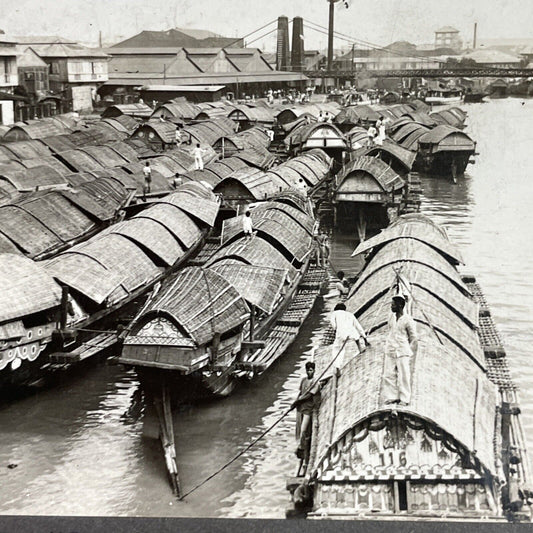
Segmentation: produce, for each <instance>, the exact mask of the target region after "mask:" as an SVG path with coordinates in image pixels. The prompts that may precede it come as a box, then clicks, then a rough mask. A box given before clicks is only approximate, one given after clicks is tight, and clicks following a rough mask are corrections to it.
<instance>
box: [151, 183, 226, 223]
mask: <svg viewBox="0 0 533 533" xmlns="http://www.w3.org/2000/svg"><path fill="white" fill-rule="evenodd" d="M161 203H169V204H172V205H175V206H177V207H179V208H180V209H181V210H182V211H185V213H187V214H188V215H189V216H191V217H193V218H195V217H196V218H197V219H199V220H201V221H202V222H205V223H206V224H207V225H208V226H214V225H215V220H216V218H217V215H218V210H219V207H220V204H219V203H218V202H217V201H216V200H214V199H213V200H207V199H205V198H199V197H197V196H192V195H190V194H186V193H183V192H180V191H177V192H175V193H172V194H169V195H167V196H165V197H164V198H163V199H162V200H161Z"/></svg>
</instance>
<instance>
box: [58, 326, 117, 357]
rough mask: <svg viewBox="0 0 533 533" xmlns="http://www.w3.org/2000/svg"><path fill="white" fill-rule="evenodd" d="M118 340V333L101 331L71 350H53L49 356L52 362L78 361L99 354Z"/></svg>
mask: <svg viewBox="0 0 533 533" xmlns="http://www.w3.org/2000/svg"><path fill="white" fill-rule="evenodd" d="M118 341H119V337H118V335H117V334H116V333H107V332H106V333H101V334H99V335H96V336H95V337H93V338H91V339H89V340H88V341H86V342H84V343H82V344H81V345H80V346H78V348H76V349H74V350H72V351H70V352H53V353H51V354H50V355H49V356H48V358H49V361H50V363H52V364H65V363H78V362H80V361H84V360H86V359H89V358H90V357H94V356H95V355H99V354H100V353H102V352H103V351H104V350H107V349H108V348H110V347H111V346H113V345H114V344H117V343H118Z"/></svg>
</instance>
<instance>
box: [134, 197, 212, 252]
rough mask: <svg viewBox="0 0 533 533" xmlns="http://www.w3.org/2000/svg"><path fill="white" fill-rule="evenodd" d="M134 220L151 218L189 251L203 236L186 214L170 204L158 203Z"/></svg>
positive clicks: (136, 216)
mask: <svg viewBox="0 0 533 533" xmlns="http://www.w3.org/2000/svg"><path fill="white" fill-rule="evenodd" d="M134 218H149V219H151V220H155V221H156V222H159V223H160V224H163V226H165V227H166V228H167V229H168V230H169V231H170V232H171V233H172V234H173V235H174V236H175V237H176V238H177V239H178V241H179V243H180V244H181V246H182V247H183V248H185V249H187V250H188V249H189V248H191V247H192V246H194V245H195V244H196V243H197V242H198V241H199V240H200V238H201V236H202V232H201V231H200V229H199V228H198V226H197V225H196V224H195V223H194V221H193V220H192V219H191V218H190V217H189V216H188V215H187V214H186V213H184V212H183V211H182V210H181V209H180V208H179V207H177V206H174V205H171V204H168V203H158V204H156V205H154V206H153V207H149V208H148V209H145V210H144V211H141V212H140V213H139V214H138V215H135V217H134Z"/></svg>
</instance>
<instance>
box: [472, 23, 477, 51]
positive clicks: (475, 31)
mask: <svg viewBox="0 0 533 533" xmlns="http://www.w3.org/2000/svg"><path fill="white" fill-rule="evenodd" d="M476 41H477V22H474V42H473V44H472V48H473V49H474V50H475V49H476Z"/></svg>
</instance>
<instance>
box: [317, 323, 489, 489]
mask: <svg viewBox="0 0 533 533" xmlns="http://www.w3.org/2000/svg"><path fill="white" fill-rule="evenodd" d="M417 329H418V335H419V347H418V352H417V356H416V358H415V359H414V360H413V365H412V378H411V385H412V399H411V402H410V404H409V405H408V406H407V407H394V408H392V407H391V406H386V405H383V398H382V394H381V389H382V385H383V383H382V378H383V372H382V369H383V364H384V352H385V338H384V337H385V336H384V335H381V334H380V335H377V334H374V335H372V336H371V337H370V342H371V346H370V347H367V348H366V350H365V352H364V356H358V357H354V358H351V359H350V360H349V362H348V363H347V364H346V365H345V366H344V367H343V369H342V372H341V375H340V377H339V379H338V383H337V387H336V389H337V392H336V394H333V393H332V391H331V387H332V383H331V381H330V383H328V385H326V387H325V390H323V391H322V402H321V405H320V408H319V415H318V416H319V423H320V431H318V434H317V435H316V437H315V441H314V443H313V448H314V449H313V450H312V453H314V454H316V455H315V457H316V460H315V461H314V467H313V470H312V473H311V478H312V479H313V478H315V479H317V480H319V481H340V480H344V481H359V482H368V481H371V480H374V481H379V482H381V483H386V482H387V481H388V480H393V479H395V478H399V479H408V480H409V479H410V480H420V481H421V482H424V480H426V479H427V480H428V481H429V480H433V482H434V481H439V480H443V481H444V480H454V479H457V480H460V481H461V480H462V481H463V482H466V481H467V480H469V479H472V480H478V481H482V482H483V481H484V479H486V477H487V474H488V475H489V476H490V475H494V476H496V475H497V465H496V457H497V454H496V453H495V449H494V442H495V439H496V434H495V427H496V424H495V419H496V405H497V402H498V397H497V389H496V387H495V386H494V385H493V384H492V383H491V382H490V381H489V379H488V378H487V376H486V374H485V373H484V372H483V371H482V370H481V369H480V368H479V367H478V366H477V365H476V364H475V363H474V362H473V361H471V360H470V359H469V358H467V357H464V355H462V354H461V353H459V352H457V351H455V350H450V349H448V348H447V347H445V346H442V345H441V344H439V342H437V341H436V340H435V338H434V336H433V333H432V332H431V329H430V328H429V327H426V326H422V325H420V324H417ZM319 372H320V368H318V369H317V373H319ZM333 402H335V407H334V406H333ZM444 402H445V405H446V409H443V404H444ZM392 409H395V410H397V412H398V414H397V415H396V420H393V419H391V417H390V411H391V410H392ZM333 412H334V413H335V416H334V417H332V416H331V413H333ZM398 420H399V421H400V422H401V423H400V425H399V426H398V424H397V423H396V422H397V421H398ZM387 427H389V431H391V430H392V431H394V429H399V430H400V431H401V432H403V436H402V434H401V433H400V432H397V433H395V434H393V435H390V434H389V437H388V438H389V439H391V440H393V441H394V440H398V439H402V438H403V439H404V440H403V442H404V444H403V445H402V448H403V450H404V457H405V463H404V466H402V463H401V462H400V461H399V460H394V459H393V462H392V463H389V461H388V460H387V462H385V463H384V464H383V466H379V465H380V463H379V451H380V449H382V448H383V446H385V449H384V450H382V453H387V451H388V450H387V447H386V446H387V444H386V440H385V442H383V441H382V440H381V439H380V438H379V436H378V432H379V431H380V430H383V432H384V433H385V435H384V437H385V439H387V434H386V428H387ZM398 433H400V434H398ZM376 438H377V439H378V440H377V441H376ZM382 438H383V437H382ZM353 446H356V449H357V452H358V455H359V459H358V460H352V459H351V458H352V457H353V455H354V454H355V453H356V450H355V449H354V448H353ZM348 452H351V453H348ZM346 453H347V457H348V464H346V463H344V469H343V467H341V462H340V459H341V457H342V456H343V454H346ZM387 457H388V455H387Z"/></svg>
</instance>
